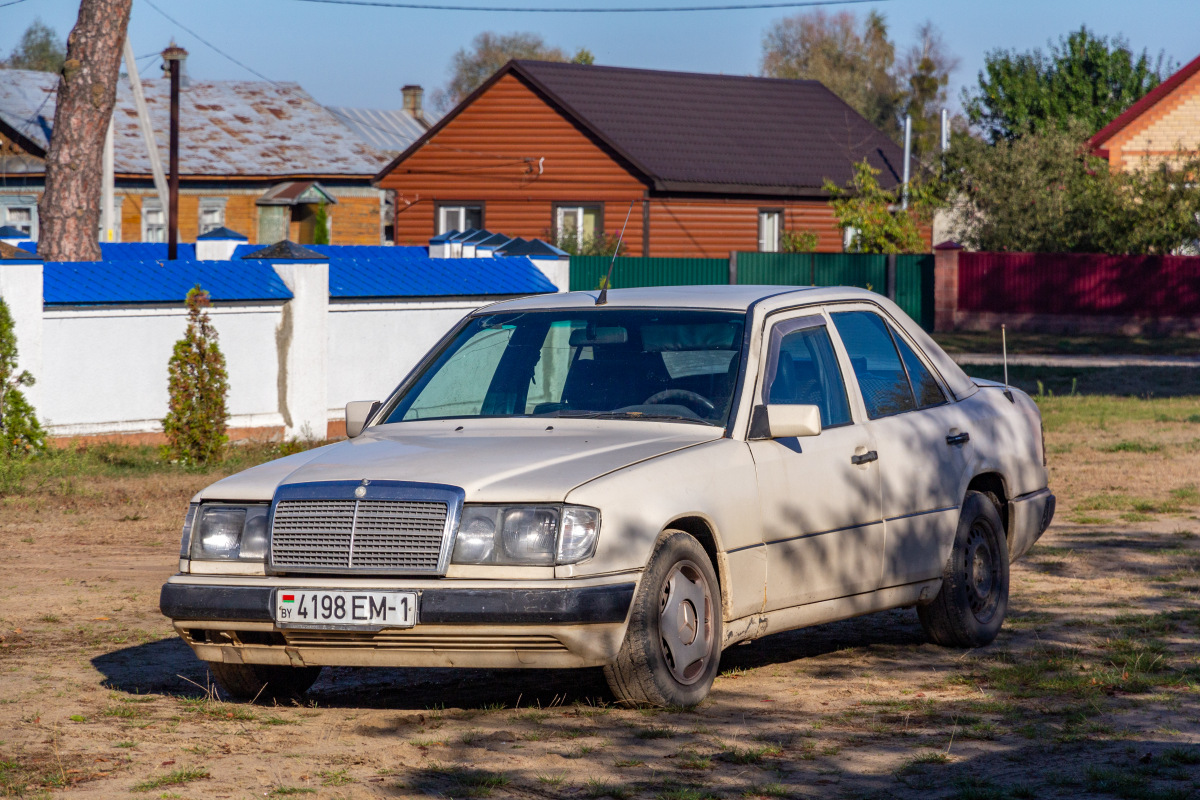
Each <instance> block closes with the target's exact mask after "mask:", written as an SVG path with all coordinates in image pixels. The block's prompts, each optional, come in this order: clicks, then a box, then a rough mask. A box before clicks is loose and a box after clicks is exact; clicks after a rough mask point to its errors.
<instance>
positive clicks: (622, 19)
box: [0, 0, 1200, 108]
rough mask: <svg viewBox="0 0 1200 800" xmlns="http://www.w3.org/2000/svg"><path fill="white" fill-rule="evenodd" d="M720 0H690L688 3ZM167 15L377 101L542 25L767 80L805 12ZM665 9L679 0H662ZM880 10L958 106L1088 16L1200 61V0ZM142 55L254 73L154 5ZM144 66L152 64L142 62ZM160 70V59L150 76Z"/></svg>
mask: <svg viewBox="0 0 1200 800" xmlns="http://www.w3.org/2000/svg"><path fill="white" fill-rule="evenodd" d="M720 1H721V0H686V2H684V0H679V4H685V5H687V4H696V5H701V4H705V3H714V4H715V3H718V2H720ZM155 2H156V4H157V5H158V6H159V7H160V8H162V9H163V10H164V11H166V13H168V14H170V15H171V16H173V17H175V18H176V19H177V20H178V21H179V22H180V23H182V24H183V25H185V26H187V27H188V28H191V29H192V30H194V31H195V32H196V33H198V34H199V35H200V36H202V37H203V38H205V39H207V40H209V41H210V42H212V43H213V44H215V45H217V46H218V47H220V48H221V49H222V50H225V51H226V52H228V53H229V54H231V55H232V56H234V57H235V58H237V59H238V60H240V61H242V62H244V63H246V64H248V65H249V66H251V67H253V68H254V69H255V70H257V71H258V72H261V73H263V74H264V75H267V76H268V77H270V78H272V79H273V80H277V81H296V82H298V83H300V84H301V85H302V86H303V87H304V88H305V89H307V90H308V92H309V93H310V94H312V95H313V96H314V97H316V98H317V100H319V101H320V102H322V103H325V104H328V105H350V106H362V107H372V108H393V107H398V106H399V104H400V91H399V89H400V87H401V86H402V85H404V84H406V83H418V84H421V85H423V86H425V88H426V89H427V90H432V89H434V88H436V87H438V86H441V85H443V84H444V83H445V82H446V78H447V72H448V69H449V64H450V59H451V57H452V56H453V54H454V52H455V51H456V50H457V49H459V48H460V47H464V46H467V45H469V44H470V42H471V39H472V38H473V37H474V36H475V35H476V34H478V33H480V32H482V31H487V30H494V31H502V32H511V31H535V32H537V33H540V34H542V36H544V37H545V39H546V41H547V42H548V43H550V44H553V45H557V46H559V47H561V48H563V49H564V50H567V51H574V50H575V49H576V48H579V47H587V48H588V49H590V50H591V51H592V52H593V53H595V55H596V63H598V64H611V65H616V66H630V67H647V68H652V69H678V70H688V71H696V72H721V73H728V74H743V75H749V74H757V72H758V67H759V59H760V55H761V48H762V35H763V31H764V30H766V29H767V27H768V26H769V25H770V24H771V23H772V21H774V20H776V19H779V18H780V17H782V16H785V15H786V14H788V13H795V12H789V11H781V10H756V11H729V12H706V13H692V14H518V13H497V12H492V13H482V12H450V11H410V10H395V9H382V8H359V7H348V6H335V5H320V4H312V3H304V2H296V0H155ZM458 2H459V3H460V4H469V5H474V4H478V5H518V4H519V5H530V6H545V7H550V6H572V5H577V6H583V5H586V6H610V7H618V6H626V7H627V6H631V5H636V4H637V0H458ZM654 4H655V5H666V4H676V0H654ZM849 8H851V9H852V10H854V11H856V12H858V13H860V14H861V13H865V12H866V11H867V10H868V9H876V10H878V11H879V12H881V13H882V14H884V15H885V17H886V18H887V21H888V24H889V26H890V29H891V31H892V36H893V39H894V40H895V41H896V42H897V44H898V47H899V48H901V49H902V48H904V47H905V46H907V45H908V44H909V43H910V42H911V39H912V37H913V35H914V31H915V30H916V28H917V26H918V25H919V24H920V23H921V22H922V21H924V20H926V19H931V20H933V21H934V23H935V24H936V25H937V26H938V27H939V28H940V29H941V31H942V33H943V35H944V36H945V39H946V41H947V43H948V44H949V46H950V49H951V50H952V51H953V52H954V53H955V54H956V55H957V56H958V57H959V58H960V59H961V62H962V63H961V66H960V67H959V69H958V71H957V73H956V74H955V75H954V76H953V78H952V87H951V96H952V104H953V105H957V97H958V94H959V90H960V88H961V87H962V86H963V85H965V84H971V85H973V84H974V82H975V76H976V74H977V73H978V71H979V70H980V68H981V67H982V66H983V58H984V54H985V53H987V52H988V51H989V50H992V49H995V48H1017V49H1021V50H1024V49H1028V48H1032V47H1038V46H1045V45H1046V43H1047V41H1048V40H1050V39H1057V38H1058V36H1060V35H1061V34H1064V33H1066V32H1068V31H1071V30H1074V29H1077V28H1078V27H1079V26H1080V25H1082V24H1087V25H1088V27H1089V28H1092V29H1093V30H1095V31H1096V32H1098V33H1100V34H1103V35H1108V36H1113V35H1118V34H1119V35H1123V36H1125V37H1126V38H1127V39H1128V40H1129V41H1130V43H1131V44H1132V45H1133V46H1134V48H1135V49H1137V50H1141V49H1142V48H1149V50H1150V51H1151V52H1152V53H1158V52H1159V51H1160V50H1161V51H1165V53H1166V54H1167V56H1168V57H1169V58H1172V59H1174V60H1175V61H1176V62H1178V63H1180V64H1182V63H1186V62H1187V61H1190V60H1191V59H1192V58H1194V57H1196V56H1197V55H1200V39H1197V37H1196V31H1197V29H1198V28H1200V2H1196V1H1195V0H1139V2H1136V3H1130V2H1127V0H1123V1H1122V2H1117V1H1116V0H1007V2H978V1H977V0H969V1H968V0H891V2H880V3H867V4H863V5H856V6H850V7H849ZM77 11H78V2H77V0H26V1H25V2H21V3H19V4H17V5H12V6H8V7H6V8H0V52H2V53H4V54H7V53H8V51H9V50H11V49H12V47H13V45H14V44H15V43H16V41H17V40H18V38H19V37H20V34H21V32H22V31H23V30H24V29H25V27H26V26H27V25H28V24H29V23H30V22H32V21H33V19H34V18H35V17H41V18H42V20H43V21H45V22H46V23H47V24H49V25H51V26H52V27H54V28H55V29H57V30H58V32H59V33H60V35H62V36H63V37H64V39H65V37H66V35H67V33H68V32H69V31H70V29H71V27H72V25H74V22H75V16H76V13H77ZM130 35H131V37H132V41H133V46H134V50H135V51H136V53H137V55H139V56H141V55H145V54H151V53H155V52H157V51H160V50H162V48H163V47H165V46H166V45H167V43H168V41H169V40H170V39H171V38H172V37H174V38H175V39H176V40H177V41H178V42H179V44H181V45H183V46H184V47H186V48H187V49H188V50H189V52H190V54H191V55H190V57H189V63H188V70H189V72H190V74H192V75H193V76H196V77H203V78H213V79H253V77H254V76H253V75H251V74H249V73H248V72H246V70H244V69H242V68H241V67H239V66H237V65H235V64H233V63H230V62H229V61H228V60H226V59H225V58H223V57H222V56H220V55H218V54H217V53H215V52H213V51H212V50H210V49H209V48H208V47H206V46H205V45H204V44H202V43H201V42H199V41H197V40H196V39H195V38H194V37H193V36H192V35H190V34H189V33H187V32H186V31H184V30H182V29H180V28H178V27H176V26H175V25H173V24H172V23H170V22H168V21H167V20H166V19H164V18H163V17H162V16H161V15H160V14H159V13H158V12H157V11H155V10H154V9H153V8H151V7H150V5H148V4H147V3H146V2H145V0H134V4H133V19H132V22H131V24H130ZM141 64H142V66H143V70H145V68H146V67H148V66H151V65H153V64H154V60H153V59H146V60H144V61H142V62H141ZM157 75H158V69H157V66H156V65H155V66H153V68H152V70H151V71H150V72H149V75H148V76H152V77H156V76H157Z"/></svg>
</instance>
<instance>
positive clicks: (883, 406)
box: [830, 307, 973, 586]
mask: <svg viewBox="0 0 1200 800" xmlns="http://www.w3.org/2000/svg"><path fill="white" fill-rule="evenodd" d="M830 311H831V312H832V313H831V314H830V316H831V317H832V319H833V323H834V328H835V329H836V331H837V333H838V335H839V336H840V337H841V340H842V345H843V346H844V348H845V350H846V353H847V355H849V357H850V363H851V365H852V367H853V370H854V374H855V379H856V381H857V383H858V386H859V390H860V392H861V394H862V398H863V405H864V406H865V408H866V412H867V417H868V419H869V420H870V421H869V422H868V425H869V427H870V429H871V433H872V436H873V437H874V440H875V446H876V448H877V450H878V453H879V471H880V475H881V478H882V484H883V515H884V518H885V520H886V521H885V527H886V528H887V546H886V551H885V552H886V555H885V558H884V564H883V581H882V584H881V585H882V586H899V585H902V584H906V583H914V582H917V581H922V580H928V579H930V578H937V577H941V575H942V570H943V567H944V565H945V562H946V558H947V557H948V556H949V552H950V547H951V545H952V544H953V541H954V532H955V529H956V528H957V526H958V512H959V506H960V505H961V503H962V496H961V495H962V491H963V488H962V487H963V485H964V478H965V473H966V469H967V464H968V461H969V459H970V454H971V448H972V447H973V445H972V444H971V441H970V430H969V427H970V426H969V425H968V424H967V423H966V421H965V415H963V413H962V411H961V410H960V408H959V406H958V404H956V403H951V402H949V400H948V397H949V395H948V394H947V392H946V390H945V388H944V387H942V385H941V384H940V382H939V381H938V379H937V377H936V376H935V374H934V372H933V371H932V370H931V369H930V368H929V366H928V365H927V364H926V363H925V362H924V360H922V358H921V357H920V356H918V355H917V351H916V349H915V348H914V347H913V346H912V345H911V344H910V343H909V342H908V341H907V340H906V338H905V337H904V336H903V334H901V333H900V331H899V330H898V329H897V328H896V327H895V326H894V325H893V324H892V323H891V322H889V321H888V320H886V319H885V318H884V317H883V316H881V315H880V314H879V313H877V312H876V311H875V310H874V309H872V308H867V307H857V308H855V307H847V310H844V311H843V310H839V309H830Z"/></svg>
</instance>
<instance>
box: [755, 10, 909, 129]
mask: <svg viewBox="0 0 1200 800" xmlns="http://www.w3.org/2000/svg"><path fill="white" fill-rule="evenodd" d="M895 60H896V49H895V46H894V45H893V44H892V42H891V41H890V40H889V39H888V32H887V24H886V23H885V21H884V18H883V17H882V16H881V15H880V14H878V13H877V12H874V11H872V12H871V13H870V14H868V15H867V17H866V19H865V20H864V21H863V22H862V24H861V25H860V24H859V19H858V17H857V16H856V15H855V14H853V13H851V12H849V11H842V12H840V13H837V14H832V15H831V14H826V13H825V12H824V11H821V10H817V11H810V12H807V13H804V14H796V15H793V16H790V17H785V18H783V19H781V20H778V21H777V22H776V23H775V24H774V25H773V26H772V27H771V28H769V29H768V30H767V32H766V34H765V35H764V36H763V55H762V74H763V75H764V76H766V77H769V78H793V79H796V78H799V79H807V80H816V81H820V82H821V83H822V84H824V85H825V86H826V87H827V88H828V89H829V90H830V91H832V92H833V93H834V94H836V95H837V96H838V97H840V98H842V99H843V100H845V101H846V102H847V103H848V104H849V105H850V106H851V107H853V108H854V110H855V111H857V112H858V113H860V114H862V115H863V116H864V117H866V118H867V119H868V120H869V121H870V122H871V123H872V124H873V125H875V127H877V128H879V129H880V130H882V131H884V132H885V133H887V134H888V135H889V136H891V137H892V138H897V137H898V136H899V133H900V126H899V123H898V121H897V120H898V113H897V112H898V110H899V108H900V100H901V93H900V90H899V88H898V86H897V82H896V76H895V74H894V71H893V67H894V66H895Z"/></svg>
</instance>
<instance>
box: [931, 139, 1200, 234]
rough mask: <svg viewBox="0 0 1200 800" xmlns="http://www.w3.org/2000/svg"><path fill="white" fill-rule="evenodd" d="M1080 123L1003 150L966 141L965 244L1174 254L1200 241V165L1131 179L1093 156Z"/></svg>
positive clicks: (960, 160) (1150, 167)
mask: <svg viewBox="0 0 1200 800" xmlns="http://www.w3.org/2000/svg"><path fill="white" fill-rule="evenodd" d="M1091 132H1092V131H1091V128H1090V127H1089V126H1088V125H1086V124H1085V123H1082V122H1079V121H1078V120H1076V121H1074V122H1072V123H1071V124H1070V125H1069V126H1068V127H1067V128H1066V129H1065V130H1062V129H1059V128H1056V127H1046V128H1043V129H1041V130H1036V131H1034V132H1030V133H1027V134H1025V135H1023V136H1021V137H1019V138H1016V139H1013V140H1008V139H1000V140H999V141H997V142H996V143H995V144H987V143H986V142H983V141H980V140H978V139H974V138H972V137H968V136H963V137H960V138H959V139H956V141H955V146H954V147H953V148H952V149H951V151H950V154H949V156H948V173H947V178H948V180H949V181H952V182H953V185H954V188H955V189H956V190H957V206H958V209H957V211H958V214H957V217H958V220H959V223H958V230H957V232H956V233H957V235H958V237H959V239H960V241H962V242H963V244H965V245H967V246H968V247H970V248H972V249H976V250H987V251H999V252H1004V251H1010V252H1040V253H1071V252H1075V253H1115V254H1167V253H1171V252H1174V251H1177V250H1179V249H1181V248H1185V247H1189V246H1191V245H1193V244H1194V243H1195V242H1196V240H1197V239H1198V238H1200V225H1198V224H1197V222H1196V220H1197V214H1200V192H1197V191H1196V190H1195V188H1194V186H1192V185H1191V182H1190V180H1189V176H1194V175H1196V174H1197V172H1198V171H1200V160H1196V159H1191V160H1189V158H1188V157H1187V156H1186V154H1183V153H1180V154H1179V155H1178V156H1177V157H1176V158H1174V159H1166V160H1163V161H1162V162H1161V163H1158V164H1151V163H1149V162H1147V163H1145V164H1142V165H1141V168H1139V169H1136V170H1134V171H1131V172H1113V171H1112V170H1110V169H1109V165H1108V162H1107V161H1105V160H1104V159H1102V158H1098V157H1096V156H1093V155H1091V154H1090V153H1089V152H1088V150H1087V148H1086V146H1085V144H1084V143H1085V140H1086V138H1087V137H1088V135H1089V134H1090V133H1091Z"/></svg>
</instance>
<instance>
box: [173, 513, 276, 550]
mask: <svg viewBox="0 0 1200 800" xmlns="http://www.w3.org/2000/svg"><path fill="white" fill-rule="evenodd" d="M267 508H268V507H267V506H266V505H224V504H222V505H216V504H212V505H210V504H207V503H206V504H204V505H201V506H200V507H199V509H198V510H197V511H195V512H192V511H191V510H189V514H193V513H194V517H193V518H192V529H193V530H192V535H191V551H190V552H191V557H192V558H194V559H198V560H210V561H212V560H215V561H262V560H263V559H264V558H265V556H266V553H267Z"/></svg>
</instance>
